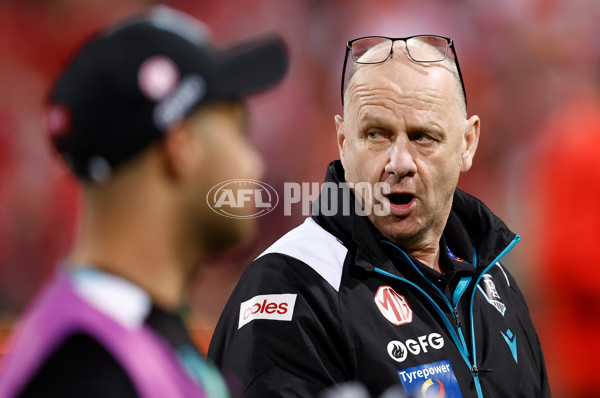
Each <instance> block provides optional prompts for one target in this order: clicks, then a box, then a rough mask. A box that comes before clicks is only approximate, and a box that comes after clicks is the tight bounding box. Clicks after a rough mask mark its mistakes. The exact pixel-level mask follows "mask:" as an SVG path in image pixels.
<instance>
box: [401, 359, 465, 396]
mask: <svg viewBox="0 0 600 398" xmlns="http://www.w3.org/2000/svg"><path fill="white" fill-rule="evenodd" d="M398 377H400V381H401V382H402V387H403V388H404V392H405V393H406V397H407V398H444V397H445V398H462V394H461V392H460V387H459V386H458V381H456V376H455V375H454V371H453V370H452V366H451V365H450V361H448V360H446V361H440V362H432V363H428V364H425V365H419V366H415V367H412V368H408V369H404V370H399V371H398Z"/></svg>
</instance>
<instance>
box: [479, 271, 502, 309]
mask: <svg viewBox="0 0 600 398" xmlns="http://www.w3.org/2000/svg"><path fill="white" fill-rule="evenodd" d="M477 288H478V289H479V291H480V292H481V294H483V297H485V299H486V301H487V302H488V303H490V304H491V305H493V306H494V307H495V308H496V309H497V310H498V312H500V313H501V314H502V316H504V313H505V312H506V305H505V304H504V303H503V302H502V299H501V298H500V295H499V294H498V291H497V290H496V285H494V281H493V280H492V276H491V275H487V274H486V275H483V277H482V279H481V283H480V284H479V285H478V286H477Z"/></svg>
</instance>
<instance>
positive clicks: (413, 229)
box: [336, 43, 479, 249]
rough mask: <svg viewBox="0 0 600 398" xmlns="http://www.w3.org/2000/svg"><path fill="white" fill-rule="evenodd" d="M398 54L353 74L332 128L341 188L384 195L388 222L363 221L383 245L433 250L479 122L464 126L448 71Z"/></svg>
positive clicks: (381, 218) (467, 162)
mask: <svg viewBox="0 0 600 398" xmlns="http://www.w3.org/2000/svg"><path fill="white" fill-rule="evenodd" d="M401 46H403V43H396V47H395V48H394V54H393V56H392V57H391V58H390V59H388V60H387V61H386V62H384V63H381V64H375V65H361V66H360V67H359V69H358V70H357V71H356V73H355V74H354V76H353V79H352V81H351V82H350V83H349V86H348V93H347V94H348V95H347V96H346V98H347V100H346V108H345V119H342V118H341V117H339V116H338V117H336V125H337V130H338V146H339V151H340V157H341V161H342V164H343V166H344V169H345V172H346V181H347V182H349V183H358V182H367V183H370V184H372V185H374V184H375V183H377V182H387V183H389V185H390V187H391V193H390V194H389V195H386V197H385V200H384V202H383V204H384V206H387V204H388V203H389V207H390V214H389V215H381V216H378V215H376V214H375V213H371V214H370V215H369V219H370V220H371V222H372V223H373V224H374V225H375V227H376V228H377V229H378V230H379V231H380V232H381V233H382V234H383V235H384V236H385V237H387V238H388V239H390V240H391V241H393V242H395V243H398V244H400V245H402V246H403V247H405V248H415V249H418V248H422V247H424V246H426V245H437V244H438V242H439V238H440V236H441V233H442V231H443V229H444V227H445V224H446V221H447V218H448V215H449V213H450V208H451V206H452V197H453V193H454V190H455V188H456V185H457V183H458V178H459V174H460V173H461V172H464V171H467V170H468V169H469V168H470V166H471V161H472V158H473V155H474V153H475V149H476V147H477V140H478V137H479V119H477V117H476V116H474V117H473V118H471V119H469V120H465V117H464V114H463V113H462V111H461V108H460V106H459V104H458V101H457V99H456V98H457V95H458V93H457V85H456V81H455V80H454V77H453V75H452V73H451V72H450V71H449V69H448V67H449V66H448V65H446V64H444V63H435V64H417V63H414V62H412V61H410V60H409V58H408V56H407V55H406V54H405V53H404V52H403V49H402V48H401ZM367 199H371V200H374V199H373V198H367ZM386 202H387V203H386Z"/></svg>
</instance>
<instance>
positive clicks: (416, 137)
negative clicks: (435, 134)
mask: <svg viewBox="0 0 600 398" xmlns="http://www.w3.org/2000/svg"><path fill="white" fill-rule="evenodd" d="M411 139H412V140H413V141H418V142H428V141H431V137H430V136H428V135H427V134H424V133H417V134H413V135H412V136H411Z"/></svg>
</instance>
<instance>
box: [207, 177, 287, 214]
mask: <svg viewBox="0 0 600 398" xmlns="http://www.w3.org/2000/svg"><path fill="white" fill-rule="evenodd" d="M206 203H207V204H208V206H209V207H210V208H211V209H212V210H213V211H214V212H216V213H217V214H220V215H222V216H225V217H231V218H256V217H261V216H264V215H265V214H268V213H270V212H272V211H273V210H274V209H275V207H277V204H278V203H279V195H277V191H275V189H273V187H272V186H270V185H269V184H266V183H264V182H262V181H258V180H249V179H238V180H228V181H224V182H221V183H219V184H217V185H215V186H214V187H212V188H211V189H210V191H208V194H206ZM245 207H248V208H249V209H252V208H254V210H253V211H250V212H249V213H238V212H236V211H235V210H236V209H242V208H245Z"/></svg>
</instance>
